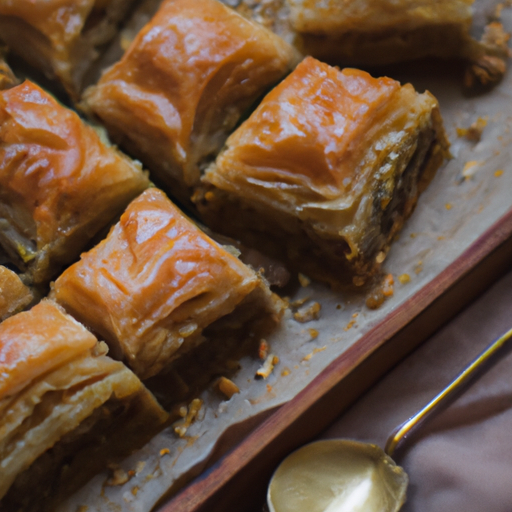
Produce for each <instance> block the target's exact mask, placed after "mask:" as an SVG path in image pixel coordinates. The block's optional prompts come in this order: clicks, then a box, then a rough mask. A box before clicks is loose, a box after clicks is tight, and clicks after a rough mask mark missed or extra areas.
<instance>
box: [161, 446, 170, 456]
mask: <svg viewBox="0 0 512 512" xmlns="http://www.w3.org/2000/svg"><path fill="white" fill-rule="evenodd" d="M170 453H171V450H169V448H162V449H161V450H160V457H163V456H164V455H169V454H170Z"/></svg>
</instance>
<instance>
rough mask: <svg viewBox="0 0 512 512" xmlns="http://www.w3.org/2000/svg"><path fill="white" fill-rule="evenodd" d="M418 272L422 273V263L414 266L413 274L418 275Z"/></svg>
mask: <svg viewBox="0 0 512 512" xmlns="http://www.w3.org/2000/svg"><path fill="white" fill-rule="evenodd" d="M420 272H423V261H422V260H420V261H418V264H417V265H416V268H415V269H414V273H415V274H416V275H418V274H419V273H420Z"/></svg>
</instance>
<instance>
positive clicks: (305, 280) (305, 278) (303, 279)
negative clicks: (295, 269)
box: [298, 272, 311, 288]
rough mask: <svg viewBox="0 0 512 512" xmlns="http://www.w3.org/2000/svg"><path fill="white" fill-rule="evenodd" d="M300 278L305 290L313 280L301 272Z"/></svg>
mask: <svg viewBox="0 0 512 512" xmlns="http://www.w3.org/2000/svg"><path fill="white" fill-rule="evenodd" d="M298 278H299V283H300V285H301V286H302V287H303V288H306V287H308V286H309V285H310V284H311V279H310V278H309V277H308V276H305V275H304V274H301V273H300V272H299V275H298Z"/></svg>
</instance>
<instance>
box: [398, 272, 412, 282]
mask: <svg viewBox="0 0 512 512" xmlns="http://www.w3.org/2000/svg"><path fill="white" fill-rule="evenodd" d="M398 280H399V281H400V284H407V283H409V282H410V281H411V277H410V276H409V274H402V275H400V276H398Z"/></svg>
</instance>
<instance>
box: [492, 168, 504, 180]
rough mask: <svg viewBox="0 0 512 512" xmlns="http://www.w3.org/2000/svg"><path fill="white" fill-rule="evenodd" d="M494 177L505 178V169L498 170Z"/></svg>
mask: <svg viewBox="0 0 512 512" xmlns="http://www.w3.org/2000/svg"><path fill="white" fill-rule="evenodd" d="M494 176H496V178H499V177H500V176H503V169H498V170H497V171H496V172H495V173H494Z"/></svg>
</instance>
